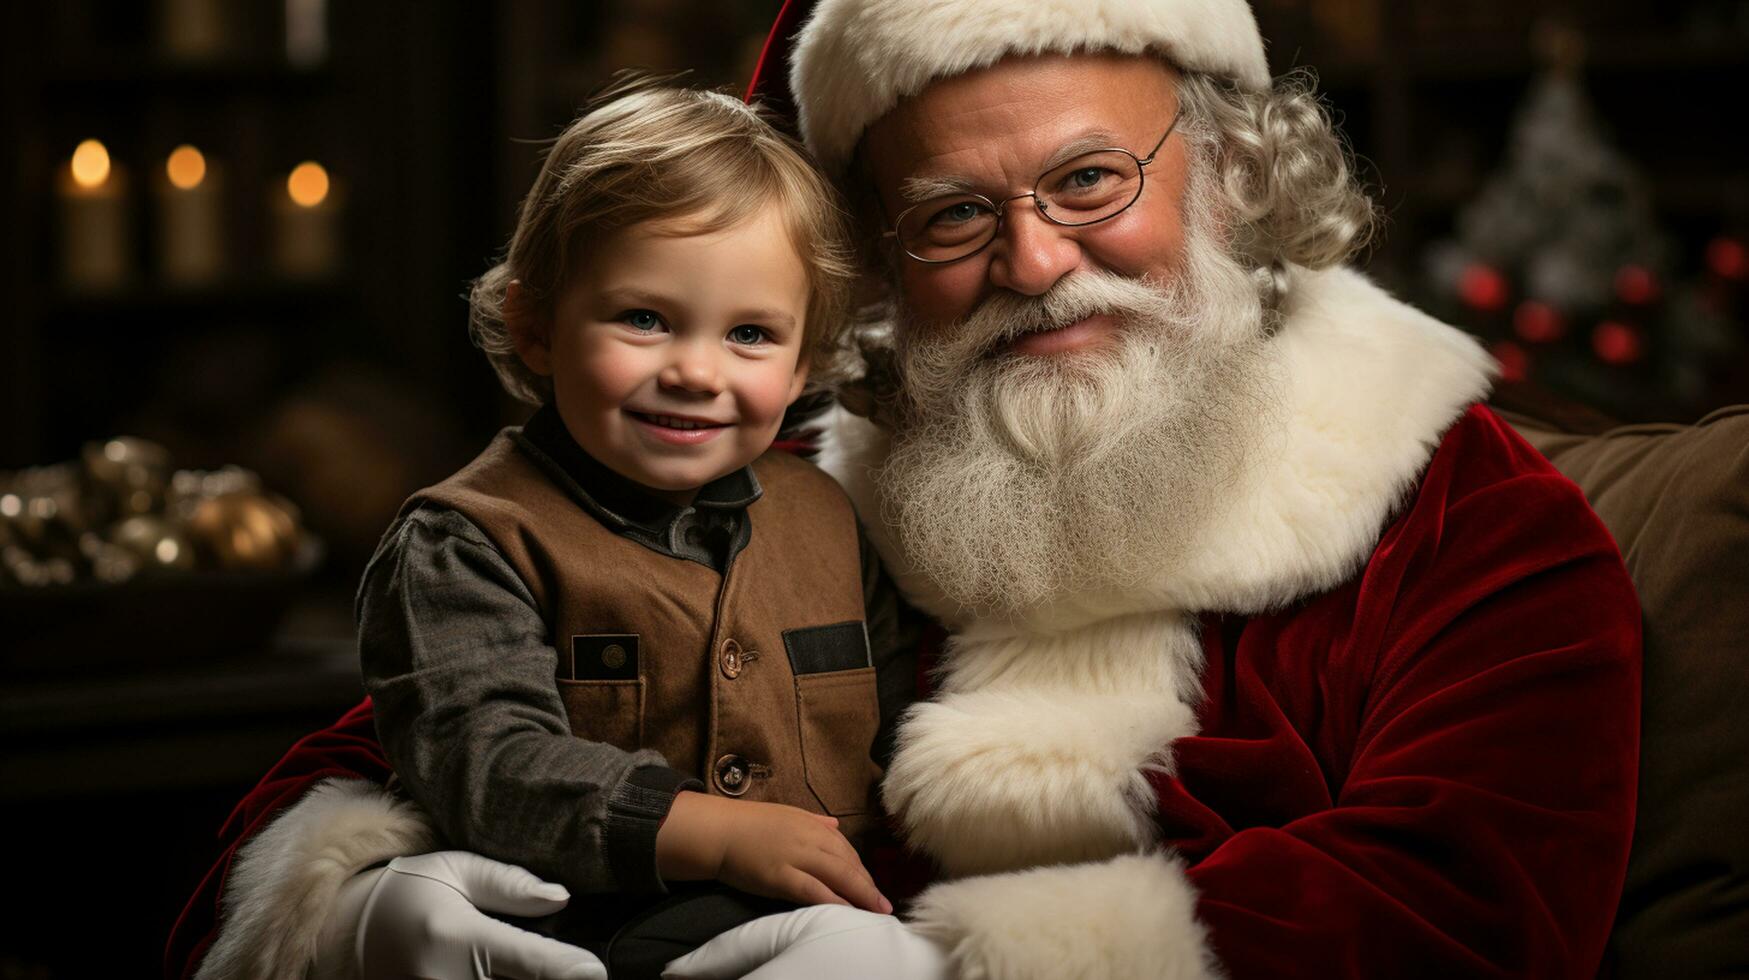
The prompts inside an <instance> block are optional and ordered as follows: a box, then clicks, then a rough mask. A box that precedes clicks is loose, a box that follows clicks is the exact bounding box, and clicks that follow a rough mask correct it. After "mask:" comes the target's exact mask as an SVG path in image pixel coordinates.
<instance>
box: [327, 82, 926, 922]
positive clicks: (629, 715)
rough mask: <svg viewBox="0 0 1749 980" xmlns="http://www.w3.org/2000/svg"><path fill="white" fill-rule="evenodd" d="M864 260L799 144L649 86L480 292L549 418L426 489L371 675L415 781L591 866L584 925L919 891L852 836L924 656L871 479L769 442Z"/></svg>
mask: <svg viewBox="0 0 1749 980" xmlns="http://www.w3.org/2000/svg"><path fill="white" fill-rule="evenodd" d="M849 269H850V264H849V257H848V251H847V246H846V243H845V240H844V230H843V227H842V217H841V214H840V212H839V210H838V208H837V206H836V204H835V203H834V198H833V195H832V192H831V190H830V188H829V186H828V185H827V184H826V182H825V181H824V180H823V179H822V178H821V177H820V176H819V175H817V174H816V173H815V172H814V170H813V169H812V168H811V167H810V165H809V164H808V162H807V160H806V159H805V157H804V156H803V154H802V151H801V150H800V149H799V147H797V146H796V145H795V144H794V143H793V142H792V141H790V140H788V139H787V138H785V137H783V136H782V135H780V134H779V133H777V132H776V131H775V130H773V129H772V128H771V126H770V125H769V124H768V123H766V122H765V121H764V120H763V119H762V118H761V117H760V116H759V115H758V113H757V112H756V111H755V110H754V109H751V108H749V107H747V106H745V105H743V104H741V103H740V102H738V101H736V100H734V99H732V98H729V97H727V96H724V95H720V94H714V93H708V92H700V91H690V90H684V89H678V88H672V87H664V86H663V85H661V84H660V83H659V82H654V81H651V80H648V79H641V80H632V81H630V82H622V83H621V84H619V85H618V86H617V87H616V88H614V89H613V90H611V91H610V92H608V93H607V94H606V95H604V96H603V97H601V98H599V99H598V100H596V102H595V103H594V104H593V105H592V107H591V108H590V109H589V110H588V111H587V112H586V114H584V115H583V116H582V117H580V118H579V119H578V120H577V121H576V122H574V123H573V124H572V125H571V126H570V127H569V128H568V129H566V130H565V132H564V133H563V134H562V135H561V136H560V137H559V138H558V140H557V141H556V142H555V143H554V145H553V146H552V148H551V150H550V152H549V153H548V155H547V158H546V162H545V165H544V166H543V167H542V169H541V173H540V176H539V177H538V178H537V179H536V181H535V184H534V187H533V188H532V189H531V190H530V191H529V193H528V196H527V198H526V199H525V200H524V201H523V205H522V211H521V217H520V220H519V222H518V224H517V227H516V231H515V233H514V235H513V236H512V238H511V241H510V246H509V250H508V253H507V256H506V258H505V260H504V261H503V262H502V263H500V264H499V265H497V266H496V267H494V268H493V269H492V270H490V271H489V272H487V273H486V275H485V276H483V277H482V278H481V279H480V280H479V281H478V282H477V283H476V284H475V287H474V290H473V294H472V297H471V305H472V319H473V332H474V335H475V337H476V339H477V341H478V342H479V344H480V345H481V346H482V347H483V348H484V349H485V350H486V352H487V353H488V355H489V356H490V358H491V360H492V363H493V366H494V367H495V368H496V370H497V372H498V374H499V377H500V379H501V380H502V381H503V383H504V385H505V387H506V388H507V389H508V390H509V391H510V393H511V394H513V395H515V396H517V397H519V398H522V399H524V400H526V401H529V402H532V403H535V404H538V405H540V408H539V409H538V411H536V413H535V414H534V416H533V417H532V418H531V419H530V420H529V422H528V423H527V425H525V426H523V427H522V428H521V429H520V430H518V429H509V430H506V431H505V432H503V433H501V434H500V435H499V436H498V437H497V438H496V440H494V441H493V442H492V444H491V445H490V446H489V447H487V449H486V450H485V452H484V453H482V454H481V455H480V457H479V458H478V459H476V460H475V461H474V462H472V463H470V464H469V465H468V466H467V467H465V468H464V469H462V470H461V471H460V472H458V473H456V474H455V475H454V476H452V477H450V478H449V479H447V480H445V481H443V482H442V483H439V484H438V485H436V486H434V487H430V488H428V489H426V490H423V491H420V492H419V493H417V494H415V495H413V497H411V498H410V499H409V500H408V501H407V503H406V504H405V506H404V507H403V508H402V511H401V513H400V515H399V517H398V518H397V519H396V522H395V523H394V525H393V526H392V527H391V528H390V529H389V531H388V533H387V534H386V535H385V537H384V539H383V542H382V544H381V546H380V547H379V549H378V551H377V554H376V556H375V557H374V558H373V559H372V561H371V563H370V566H369V568H368V569H367V570H366V572H365V578H364V583H363V585H362V587H361V589H360V593H359V621H360V629H361V633H360V647H361V653H362V660H363V666H364V675H365V683H366V687H367V689H368V691H369V692H370V695H371V697H372V699H373V700H374V702H375V709H376V722H377V728H378V731H379V733H380V736H381V739H382V744H383V748H384V749H385V750H386V751H387V753H388V757H389V759H390V761H391V762H392V763H393V764H394V767H395V770H396V773H397V774H398V775H399V777H400V779H401V782H402V785H403V786H404V787H405V791H406V792H407V793H408V794H409V795H411V796H412V797H413V798H414V799H415V800H416V801H418V802H419V803H420V804H421V805H422V806H423V807H424V808H425V809H426V810H427V811H429V812H430V814H431V816H432V817H433V818H434V820H435V821H436V823H437V826H438V828H439V829H440V830H441V831H442V833H443V834H444V835H445V836H446V838H447V839H448V841H449V842H450V843H451V844H453V845H454V846H457V847H461V848H466V849H469V850H474V851H478V852H481V853H483V854H486V855H489V856H491V857H495V858H498V859H501V860H505V861H509V862H511V863H514V864H519V865H522V866H523V867H526V868H528V869H530V870H531V871H533V872H535V873H536V874H539V875H541V876H542V877H544V878H546V879H548V880H556V881H559V882H562V883H563V884H564V885H566V886H567V887H568V888H569V889H570V891H571V892H572V894H573V902H572V905H573V909H574V910H576V909H581V910H583V915H584V917H585V918H586V919H587V920H588V922H589V928H587V929H586V930H585V933H586V935H584V936H583V937H582V939H583V940H591V939H592V938H593V939H596V940H600V939H605V938H606V937H608V936H611V935H613V933H614V930H615V929H616V928H618V927H619V926H620V925H621V924H623V923H624V922H626V921H627V920H628V919H630V918H631V917H632V916H633V915H634V914H636V913H639V912H640V911H642V910H645V909H646V908H648V907H649V906H650V905H651V902H652V901H653V900H654V899H656V898H660V897H661V896H662V895H663V894H664V892H665V891H666V890H667V886H668V885H669V884H671V883H674V882H685V881H707V880H712V879H714V880H716V881H718V882H721V883H723V884H724V885H727V886H730V887H731V888H732V889H736V890H739V892H743V893H751V894H752V895H756V896H765V897H768V898H774V899H782V900H786V901H789V902H796V903H820V902H839V903H850V904H854V905H857V906H860V907H863V908H867V909H871V910H874V911H877V912H887V911H890V910H891V905H890V904H889V903H888V902H887V900H886V899H885V898H884V897H883V896H882V895H881V894H880V892H879V891H878V890H877V889H876V887H875V885H874V883H873V881H872V879H871V878H870V877H869V875H868V873H867V871H866V870H864V868H863V866H862V863H861V861H860V860H859V858H858V855H857V853H856V851H855V850H854V849H853V847H852V845H851V843H850V840H851V839H854V838H856V837H857V835H858V834H859V833H860V832H861V831H863V830H864V829H866V825H867V824H868V823H869V822H870V821H871V819H872V816H871V810H872V801H871V789H872V787H873V785H874V782H875V780H876V779H877V778H878V777H879V775H880V772H881V770H880V766H879V764H878V763H877V761H876V760H875V758H872V757H871V752H873V753H874V754H875V755H878V754H880V753H878V752H874V746H875V743H876V734H877V728H879V727H881V726H882V725H883V723H885V722H888V721H890V720H891V719H892V718H893V716H894V715H895V714H896V711H897V709H898V708H899V707H901V706H902V705H903V703H904V701H905V700H907V698H908V693H909V690H910V686H911V682H912V671H913V670H914V667H913V666H912V665H911V664H908V663H903V662H901V658H900V656H899V655H898V654H897V653H896V651H898V650H902V649H906V648H907V644H906V643H904V642H901V641H900V640H899V638H898V637H897V636H896V635H895V633H896V625H895V624H896V614H895V613H894V612H893V610H894V609H895V606H894V604H893V600H892V598H891V595H890V589H888V588H887V587H885V586H884V585H883V584H882V583H881V580H880V578H879V572H878V566H877V565H876V564H875V562H874V559H873V557H872V552H871V551H870V549H868V548H866V547H865V546H864V545H863V544H862V542H861V538H860V535H859V531H858V528H857V526H856V522H855V517H854V514H853V513H852V511H851V508H850V504H849V502H848V500H847V499H846V498H845V496H844V494H843V493H842V491H840V490H839V488H838V487H837V485H836V484H835V483H834V482H833V481H832V480H831V479H830V478H829V477H827V476H825V475H824V474H823V473H821V472H820V471H819V470H817V469H816V468H815V467H813V466H812V465H811V464H809V463H806V462H804V461H802V460H800V459H797V458H795V457H793V456H790V455H788V454H785V453H781V452H767V450H768V448H769V447H770V445H771V443H772V440H773V439H774V437H775V436H776V434H777V432H778V429H779V426H780V423H781V422H782V420H783V417H784V413H785V410H786V408H787V407H788V406H789V405H790V403H791V402H793V401H794V400H795V399H796V397H797V396H798V395H799V394H800V393H801V391H802V387H803V384H804V383H805V381H806V380H807V378H808V375H809V369H810V366H811V365H812V364H814V363H815V361H816V359H817V358H818V357H819V356H820V352H821V351H823V350H824V349H825V348H826V345H827V343H828V337H827V332H828V331H830V330H832V329H833V328H834V325H835V324H836V323H838V322H841V320H842V319H843V313H844V310H845V307H846V304H847V292H848V285H849V276H850V273H849ZM869 603H873V604H874V607H869V608H865V607H867V606H868V604H869ZM871 633H872V634H873V635H874V639H875V641H876V642H875V643H874V645H873V649H874V651H875V656H873V657H871V653H870V650H871V646H870V634H871ZM877 672H878V676H877ZM589 896H598V898H596V899H593V900H592V899H591V898H590V897H589ZM731 924H733V923H732V922H728V923H718V925H719V926H722V927H726V926H727V925H731ZM708 934H709V933H708V932H707V933H706V934H705V935H702V936H699V937H698V938H699V940H700V941H702V939H704V938H708ZM567 938H571V939H573V940H574V941H579V939H578V935H577V934H576V933H575V932H574V931H573V932H572V933H570V934H568V935H567ZM681 951H682V952H683V951H684V950H681Z"/></svg>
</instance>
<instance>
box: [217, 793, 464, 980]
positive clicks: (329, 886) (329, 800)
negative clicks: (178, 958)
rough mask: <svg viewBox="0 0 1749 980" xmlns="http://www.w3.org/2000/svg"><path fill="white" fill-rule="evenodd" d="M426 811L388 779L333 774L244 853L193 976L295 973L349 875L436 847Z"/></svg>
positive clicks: (279, 979) (278, 977) (310, 954)
mask: <svg viewBox="0 0 1749 980" xmlns="http://www.w3.org/2000/svg"><path fill="white" fill-rule="evenodd" d="M434 842H435V834H434V833H433V831H432V829H431V825H430V824H429V823H428V822H427V820H426V818H425V815H424V814H423V813H422V812H420V810H419V809H418V808H417V807H414V806H413V805H412V804H410V803H405V802H402V801H400V800H397V799H396V798H395V797H393V796H391V795H390V794H388V793H386V792H384V791H383V789H382V787H380V786H377V785H376V784H374V783H368V782H365V781H363V780H350V779H349V780H339V779H329V780H325V781H323V782H321V783H319V784H317V785H316V787H315V788H314V789H312V790H310V791H309V793H307V794H305V795H304V798H303V799H301V800H299V801H298V802H297V803H295V804H293V805H292V806H290V807H288V808H287V809H286V811H285V812H284V813H282V814H280V815H279V816H278V817H275V818H274V820H273V822H272V823H270V824H268V825H267V826H266V827H265V828H263V829H262V830H261V831H260V833H258V834H256V835H255V837H254V839H252V840H251V841H249V843H247V844H245V845H244V846H243V847H242V848H241V849H240V850H238V852H237V857H236V860H234V861H233V862H232V863H231V874H230V878H229V880H227V881H226V883H225V897H224V902H223V907H222V910H221V915H220V919H219V935H218V937H217V938H216V939H215V940H214V941H213V945H212V948H211V949H209V950H208V951H207V954H206V958H205V959H204V960H202V962H201V965H200V970H199V972H197V973H196V974H195V980H229V978H233V977H248V978H250V980H257V978H259V980H297V978H301V977H303V976H304V972H305V970H306V969H307V968H308V966H309V964H310V962H311V961H312V960H313V959H314V958H315V955H316V940H317V938H318V937H319V936H320V935H321V933H322V925H323V922H324V921H325V920H326V919H327V917H328V910H329V908H330V907H331V906H332V905H333V902H334V896H335V894H336V893H337V892H339V890H340V886H341V885H342V884H344V883H345V882H346V881H347V879H349V878H351V877H352V876H353V875H355V874H357V873H358V872H359V871H360V870H362V869H364V868H366V867H369V866H370V865H372V864H375V863H376V862H378V861H381V860H384V859H386V858H392V857H399V856H401V855H404V854H419V853H422V852H424V851H429V850H431V849H432V847H433V845H434Z"/></svg>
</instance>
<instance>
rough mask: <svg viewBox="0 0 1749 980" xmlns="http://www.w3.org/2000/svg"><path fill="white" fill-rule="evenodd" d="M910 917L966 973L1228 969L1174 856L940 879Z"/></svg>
mask: <svg viewBox="0 0 1749 980" xmlns="http://www.w3.org/2000/svg"><path fill="white" fill-rule="evenodd" d="M911 924H912V926H913V927H914V928H916V929H917V930H918V931H919V932H921V933H922V934H923V935H925V936H928V937H929V938H931V939H933V940H934V941H935V942H937V943H938V944H940V945H941V947H942V948H943V949H945V950H947V952H948V955H949V957H950V959H951V961H952V964H953V968H954V969H953V975H954V976H955V977H957V978H958V980H988V978H1001V980H1034V978H1037V980H1211V978H1215V977H1219V976H1220V975H1221V971H1220V968H1219V966H1218V965H1217V964H1216V962H1215V960H1214V957H1213V955H1212V954H1211V953H1210V951H1209V947H1208V941H1207V935H1206V930H1205V929H1204V928H1203V926H1202V924H1201V923H1199V922H1198V921H1197V920H1196V890H1195V889H1194V888H1192V887H1191V885H1190V881H1189V880H1188V879H1187V878H1186V877H1185V875H1184V869H1183V868H1182V866H1181V865H1180V864H1179V863H1178V862H1177V861H1176V860H1175V859H1173V858H1171V857H1168V856H1166V855H1164V854H1160V853H1152V854H1127V855H1124V856H1121V857H1116V858H1111V859H1109V860H1106V861H1103V862H1098V863H1091V864H1074V865H1066V866H1060V867H1049V868H1035V869H1032V870H1028V871H1017V872H1012V873H1009V874H1001V875H986V876H983V877H979V878H969V879H967V880H965V881H954V882H948V883H946V884H941V885H936V886H935V887H933V888H931V889H929V890H928V891H926V892H924V893H923V895H922V896H921V897H920V898H919V899H918V900H917V905H916V907H915V908H914V909H913V911H912V914H911Z"/></svg>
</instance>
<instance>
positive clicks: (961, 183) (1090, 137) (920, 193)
mask: <svg viewBox="0 0 1749 980" xmlns="http://www.w3.org/2000/svg"><path fill="white" fill-rule="evenodd" d="M1122 145H1123V142H1122V140H1121V139H1120V138H1119V137H1118V136H1117V134H1115V133H1112V132H1110V131H1108V130H1103V129H1096V130H1093V131H1091V132H1086V133H1082V134H1081V135H1080V136H1077V137H1075V138H1074V139H1072V140H1070V141H1069V142H1067V143H1064V144H1063V145H1062V146H1059V147H1057V149H1056V152H1054V153H1052V154H1051V155H1050V156H1049V157H1047V158H1046V160H1045V164H1044V166H1043V167H1041V168H1039V175H1040V176H1043V175H1044V174H1047V173H1050V172H1051V171H1052V170H1055V169H1056V168H1058V167H1060V166H1062V165H1063V164H1065V163H1068V162H1069V161H1070V160H1073V159H1075V158H1076V157H1078V156H1081V155H1082V154H1084V153H1092V152H1094V151H1096V150H1109V149H1112V148H1113V147H1121V146H1122ZM975 186H976V185H974V184H973V182H972V180H971V179H970V178H968V177H964V176H961V175H959V174H939V175H936V174H927V175H924V176H921V177H906V178H905V179H904V180H903V181H902V182H900V184H899V196H900V197H902V198H904V199H905V200H906V201H908V202H910V203H912V204H916V203H919V202H922V201H929V200H934V199H935V198H938V197H946V196H948V195H950V194H973V193H976V191H974V190H973V188H974V187H975Z"/></svg>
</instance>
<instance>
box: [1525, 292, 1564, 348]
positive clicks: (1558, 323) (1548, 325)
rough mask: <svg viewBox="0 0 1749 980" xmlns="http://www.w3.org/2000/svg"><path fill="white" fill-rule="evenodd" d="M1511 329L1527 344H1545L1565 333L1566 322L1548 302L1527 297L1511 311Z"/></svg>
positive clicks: (1558, 338)
mask: <svg viewBox="0 0 1749 980" xmlns="http://www.w3.org/2000/svg"><path fill="white" fill-rule="evenodd" d="M1512 331H1513V333H1516V334H1518V338H1519V339H1520V340H1522V341H1524V342H1525V343H1527V344H1546V343H1549V342H1551V341H1556V340H1560V339H1561V338H1562V337H1563V336H1565V335H1566V333H1567V322H1566V321H1565V320H1563V319H1561V313H1560V311H1559V310H1557V309H1555V308H1554V307H1552V306H1550V305H1549V304H1547V303H1543V302H1540V301H1538V300H1534V299H1527V300H1525V301H1524V302H1522V303H1520V304H1518V309H1516V310H1513V311H1512Z"/></svg>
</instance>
